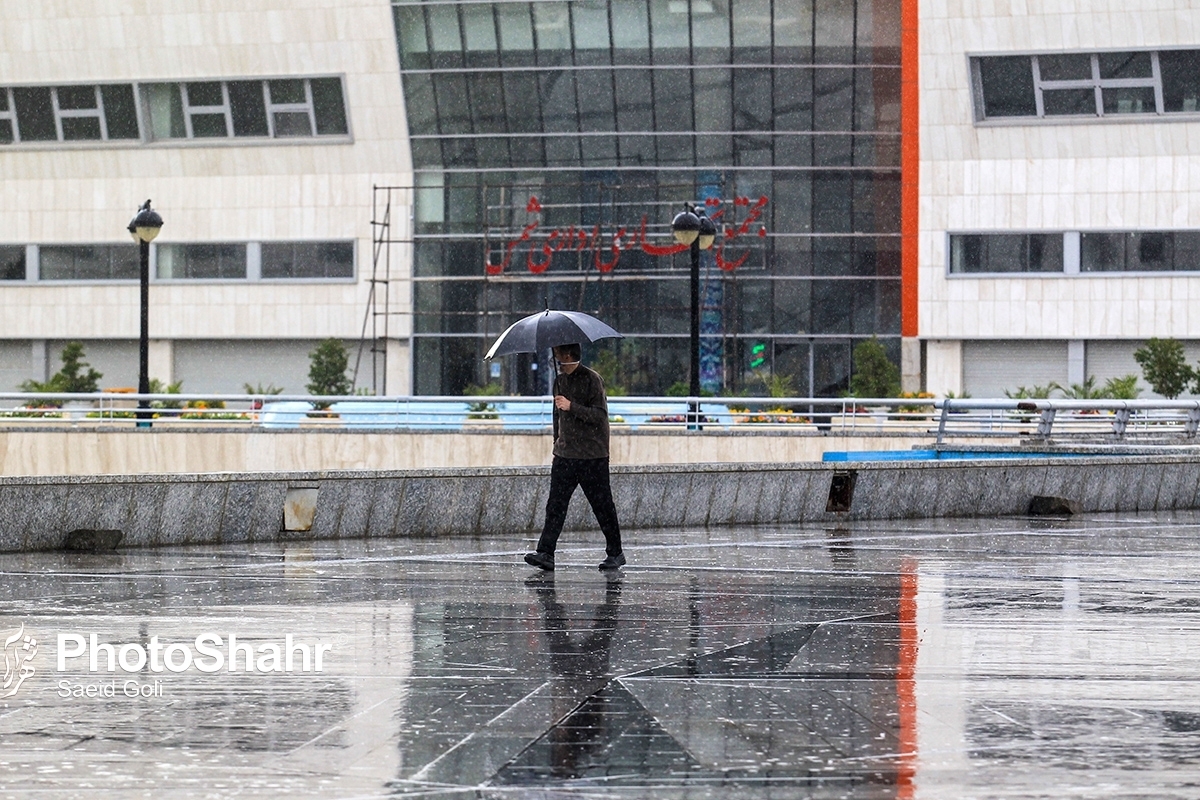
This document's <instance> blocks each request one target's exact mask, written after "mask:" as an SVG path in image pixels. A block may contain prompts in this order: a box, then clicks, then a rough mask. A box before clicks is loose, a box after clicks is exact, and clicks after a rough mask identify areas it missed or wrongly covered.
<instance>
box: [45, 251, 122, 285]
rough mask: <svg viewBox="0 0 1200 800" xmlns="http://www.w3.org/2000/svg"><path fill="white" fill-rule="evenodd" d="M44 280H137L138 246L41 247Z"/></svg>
mask: <svg viewBox="0 0 1200 800" xmlns="http://www.w3.org/2000/svg"><path fill="white" fill-rule="evenodd" d="M39 251H40V253H39V255H40V258H39V262H40V266H39V273H38V275H39V277H40V279H41V280H44V281H113V280H137V279H138V275H139V271H140V263H139V260H140V257H139V255H138V248H137V246H136V245H132V244H118V245H112V244H99V245H53V246H43V247H41V248H39Z"/></svg>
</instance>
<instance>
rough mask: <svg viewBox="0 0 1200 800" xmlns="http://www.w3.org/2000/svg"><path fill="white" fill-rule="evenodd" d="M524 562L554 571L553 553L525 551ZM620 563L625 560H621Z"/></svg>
mask: <svg viewBox="0 0 1200 800" xmlns="http://www.w3.org/2000/svg"><path fill="white" fill-rule="evenodd" d="M525 563H526V564H528V565H529V566H531V567H537V568H538V569H544V570H546V571H547V572H553V571H554V554H553V553H540V552H539V553H526V554H525ZM621 563H622V564H624V563H625V562H624V561H622V562H621Z"/></svg>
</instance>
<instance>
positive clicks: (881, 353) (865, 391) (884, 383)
mask: <svg viewBox="0 0 1200 800" xmlns="http://www.w3.org/2000/svg"><path fill="white" fill-rule="evenodd" d="M853 361H854V375H853V376H852V377H851V378H850V396H851V397H896V396H897V395H899V394H900V368H899V367H897V366H896V365H895V364H893V363H892V360H891V359H890V358H888V355H887V349H886V348H884V346H883V342H881V341H879V339H877V338H875V337H874V336H872V337H871V338H870V339H866V340H865V341H862V342H859V343H858V344H857V345H855V347H854V354H853Z"/></svg>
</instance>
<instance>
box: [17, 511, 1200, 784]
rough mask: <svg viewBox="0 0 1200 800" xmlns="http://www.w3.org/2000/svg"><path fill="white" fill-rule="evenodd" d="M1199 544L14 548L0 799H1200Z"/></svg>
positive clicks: (992, 534) (1160, 538)
mask: <svg viewBox="0 0 1200 800" xmlns="http://www.w3.org/2000/svg"><path fill="white" fill-rule="evenodd" d="M1197 533H1200V517H1198V516H1196V515H1193V514H1158V515H1141V516H1138V515H1129V516H1117V515H1113V516H1094V517H1089V518H1086V519H1083V520H1078V519H1077V520H1070V521H1044V520H991V521H988V520H983V521H962V520H951V521H946V520H940V521H928V522H918V523H912V522H902V523H901V522H897V523H886V524H881V523H872V524H868V523H860V524H852V525H847V526H845V527H841V528H836V529H826V528H815V527H793V528H787V529H780V528H752V529H729V530H684V531H642V532H633V533H630V534H627V536H626V546H627V550H628V553H629V555H630V565H629V566H628V567H626V568H625V569H623V570H620V571H619V572H618V573H617V574H613V575H605V574H602V573H600V572H599V571H597V570H596V567H595V565H596V563H598V562H599V560H600V559H601V558H602V557H603V552H602V547H601V545H602V539H601V537H600V536H599V534H598V533H595V534H594V535H592V536H590V537H586V536H581V535H577V534H568V535H567V536H565V537H564V539H563V543H562V544H563V547H562V548H561V549H560V551H559V554H558V570H557V571H556V572H555V573H553V574H535V571H534V570H532V569H531V568H529V567H527V566H525V565H524V564H523V563H521V561H520V553H522V552H524V550H525V549H526V548H527V547H529V546H531V545H532V540H530V541H528V542H526V541H521V540H498V539H497V540H476V539H458V540H443V541H437V542H435V541H381V540H376V541H360V542H341V543H314V544H293V545H277V546H265V545H258V546H243V547H224V548H214V547H195V548H174V549H161V550H145V551H128V552H124V553H121V554H119V555H108V556H102V555H92V556H88V555H67V554H45V553H43V554H31V555H5V556H0V576H2V582H0V645H3V647H4V666H5V668H6V674H5V675H4V676H3V681H2V684H0V695H7V696H6V697H4V698H3V699H0V797H39V798H43V797H45V798H60V797H61V798H74V797H81V796H89V795H96V796H105V797H147V798H149V797H164V796H169V797H183V798H192V797H195V798H200V797H285V796H286V797H321V798H342V797H345V798H351V797H353V798H368V797H372V798H373V797H428V798H451V799H453V800H457V798H648V797H653V798H668V799H670V798H753V799H756V800H757V799H760V798H761V799H762V800H767V799H768V798H954V799H955V800H961V799H963V798H1062V797H1085V798H1093V797H1095V798H1099V797H1104V798H1195V797H1200V688H1198V686H1197V678H1196V675H1197V667H1198V666H1200V595H1198V592H1197V589H1198V588H1200V566H1198V564H1200V542H1198V541H1197ZM93 635H94V636H95V641H93V640H92V637H93ZM231 638H232V639H234V640H235V641H232V642H231V641H230V640H231ZM106 645H107V647H106ZM93 658H94V659H95V662H94V664H93V660H92V659H93ZM231 659H232V660H233V662H234V663H233V666H232V669H231V667H230V663H229V662H230V660H231ZM110 667H111V670H110ZM306 667H307V668H306Z"/></svg>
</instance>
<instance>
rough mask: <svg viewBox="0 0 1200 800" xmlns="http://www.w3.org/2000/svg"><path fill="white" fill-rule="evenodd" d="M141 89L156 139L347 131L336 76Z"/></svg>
mask: <svg viewBox="0 0 1200 800" xmlns="http://www.w3.org/2000/svg"><path fill="white" fill-rule="evenodd" d="M142 91H143V96H144V98H145V102H146V106H147V108H148V109H149V110H150V128H151V132H152V136H153V138H155V139H212V138H216V139H225V138H229V137H231V136H232V137H265V138H273V139H285V138H295V137H300V138H311V137H314V136H344V135H346V134H347V133H348V132H349V128H348V126H347V123H346V107H345V102H344V100H343V95H342V81H341V79H340V78H279V79H275V80H265V81H262V80H257V81H249V80H248V81H193V82H189V83H179V84H174V83H156V84H147V85H145V86H143V87H142Z"/></svg>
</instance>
